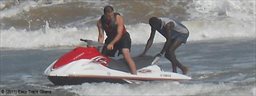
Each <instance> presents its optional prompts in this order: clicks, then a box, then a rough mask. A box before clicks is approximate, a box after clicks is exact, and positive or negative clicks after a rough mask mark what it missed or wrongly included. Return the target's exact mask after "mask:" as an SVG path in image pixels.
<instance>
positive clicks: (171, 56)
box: [165, 40, 188, 74]
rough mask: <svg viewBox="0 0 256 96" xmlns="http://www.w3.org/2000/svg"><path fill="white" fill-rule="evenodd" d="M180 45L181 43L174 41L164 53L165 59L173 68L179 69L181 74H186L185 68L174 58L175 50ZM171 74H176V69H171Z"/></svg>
mask: <svg viewBox="0 0 256 96" xmlns="http://www.w3.org/2000/svg"><path fill="white" fill-rule="evenodd" d="M181 44H182V42H181V41H177V40H175V41H174V42H173V43H172V44H171V45H170V47H169V48H168V50H167V52H166V53H165V57H166V58H167V59H168V60H170V61H171V62H172V64H173V67H176V66H177V67H179V68H180V69H181V70H182V72H183V74H187V71H188V69H187V67H185V66H183V65H182V64H181V63H180V62H179V61H178V60H177V58H176V55H175V50H176V49H177V48H178V47H179V46H180V45H181ZM173 72H177V69H176V68H173Z"/></svg>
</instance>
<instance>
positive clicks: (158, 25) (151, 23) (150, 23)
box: [149, 17, 162, 28]
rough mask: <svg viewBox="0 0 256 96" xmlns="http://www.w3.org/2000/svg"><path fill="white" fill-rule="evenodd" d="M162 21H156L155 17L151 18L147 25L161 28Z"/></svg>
mask: <svg viewBox="0 0 256 96" xmlns="http://www.w3.org/2000/svg"><path fill="white" fill-rule="evenodd" d="M161 24H162V21H161V20H160V19H158V18H157V17H151V18H150V19H149V25H150V26H151V27H155V28H156V27H161Z"/></svg>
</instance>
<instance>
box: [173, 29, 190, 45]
mask: <svg viewBox="0 0 256 96" xmlns="http://www.w3.org/2000/svg"><path fill="white" fill-rule="evenodd" d="M188 36H189V34H184V33H180V32H177V31H175V30H173V31H172V33H171V39H174V40H179V41H181V42H182V43H186V42H187V39H188Z"/></svg>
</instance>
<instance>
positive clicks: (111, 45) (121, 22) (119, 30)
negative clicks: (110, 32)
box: [108, 15, 124, 50]
mask: <svg viewBox="0 0 256 96" xmlns="http://www.w3.org/2000/svg"><path fill="white" fill-rule="evenodd" d="M116 22H117V35H116V37H115V38H114V40H112V41H111V42H110V43H109V44H108V49H109V50H112V49H113V48H114V44H116V42H118V41H119V40H120V39H121V37H122V35H123V33H122V31H123V28H124V19H123V17H122V16H119V15H117V16H116Z"/></svg>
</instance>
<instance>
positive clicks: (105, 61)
mask: <svg viewBox="0 0 256 96" xmlns="http://www.w3.org/2000/svg"><path fill="white" fill-rule="evenodd" d="M83 41H88V40H83ZM120 63H121V62H120ZM120 63H117V62H115V60H111V59H110V58H108V57H106V56H104V55H102V54H101V53H100V52H99V51H98V49H97V48H96V47H89V46H87V47H77V48H75V49H73V50H71V51H70V52H68V53H66V54H64V55H63V56H61V57H60V58H59V59H57V60H56V61H54V62H53V63H52V64H51V65H50V66H49V67H48V68H47V69H46V70H45V71H44V74H45V75H46V76H48V79H49V80H50V81H51V82H52V83H54V84H55V85H73V84H82V83H85V82H113V83H133V81H154V80H175V81H177V80H189V79H191V77H188V76H185V75H182V74H178V73H173V72H165V71H163V70H161V68H160V67H159V66H158V65H151V64H150V63H149V64H137V68H138V70H137V75H133V74H131V73H130V72H129V67H128V65H126V64H120Z"/></svg>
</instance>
